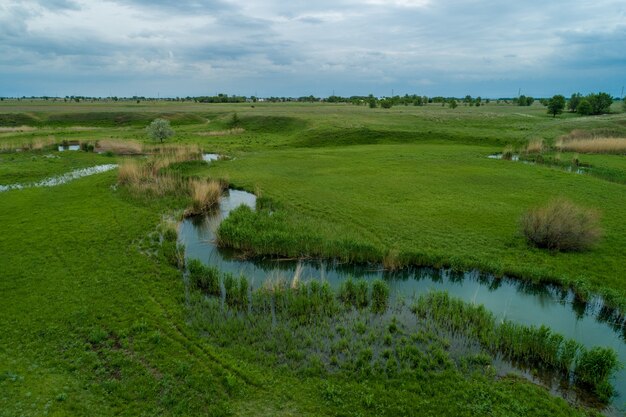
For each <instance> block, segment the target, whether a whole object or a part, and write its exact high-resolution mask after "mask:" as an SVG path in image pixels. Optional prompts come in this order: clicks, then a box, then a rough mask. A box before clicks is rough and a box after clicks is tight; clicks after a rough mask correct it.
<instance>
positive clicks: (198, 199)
mask: <svg viewBox="0 0 626 417" xmlns="http://www.w3.org/2000/svg"><path fill="white" fill-rule="evenodd" d="M188 187H189V190H190V193H191V207H190V208H188V209H187V210H186V212H185V214H186V215H187V216H191V215H196V214H201V213H206V212H208V211H210V210H213V209H214V208H216V207H217V206H218V205H219V202H220V196H221V195H222V191H223V186H222V184H221V183H220V182H219V181H215V180H208V181H204V180H198V179H190V180H189V185H188Z"/></svg>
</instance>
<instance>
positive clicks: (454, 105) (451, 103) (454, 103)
mask: <svg viewBox="0 0 626 417" xmlns="http://www.w3.org/2000/svg"><path fill="white" fill-rule="evenodd" d="M448 106H450V108H451V109H456V107H457V104H456V100H455V99H452V100H450V103H448Z"/></svg>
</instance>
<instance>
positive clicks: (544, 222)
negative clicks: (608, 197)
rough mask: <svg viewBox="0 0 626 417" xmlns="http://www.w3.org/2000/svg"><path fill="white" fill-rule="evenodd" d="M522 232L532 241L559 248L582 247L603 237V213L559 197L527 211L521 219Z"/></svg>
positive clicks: (576, 248)
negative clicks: (601, 218) (601, 220)
mask: <svg viewBox="0 0 626 417" xmlns="http://www.w3.org/2000/svg"><path fill="white" fill-rule="evenodd" d="M521 229H522V233H523V234H524V236H525V237H526V239H527V240H528V242H529V243H531V244H533V245H535V246H537V247H539V248H546V249H551V250H559V251H582V250H585V249H588V248H589V247H591V246H593V245H594V244H595V243H596V242H597V241H598V240H599V239H600V237H601V234H602V231H601V229H600V225H599V214H598V212H596V211H594V210H589V209H585V208H582V207H578V206H576V205H575V204H574V203H572V202H571V201H569V200H566V199H563V198H557V199H555V200H553V201H551V202H550V203H548V205H546V206H545V207H538V208H535V209H531V210H529V211H528V212H526V213H525V214H524V215H523V216H522V219H521Z"/></svg>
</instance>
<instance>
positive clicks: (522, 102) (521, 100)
mask: <svg viewBox="0 0 626 417" xmlns="http://www.w3.org/2000/svg"><path fill="white" fill-rule="evenodd" d="M514 101H516V102H517V105H518V106H532V104H533V103H534V102H535V99H534V98H532V97H530V96H528V97H527V96H525V95H523V94H522V95H521V96H519V97H518V98H517V99H515V100H514Z"/></svg>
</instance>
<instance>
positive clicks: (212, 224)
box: [179, 190, 626, 406]
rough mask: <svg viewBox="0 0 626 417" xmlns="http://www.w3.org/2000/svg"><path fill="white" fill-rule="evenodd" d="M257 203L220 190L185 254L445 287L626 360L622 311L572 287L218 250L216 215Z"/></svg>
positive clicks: (190, 228) (625, 389) (252, 267)
mask: <svg viewBox="0 0 626 417" xmlns="http://www.w3.org/2000/svg"><path fill="white" fill-rule="evenodd" d="M242 204H245V205H248V206H250V207H251V208H253V209H255V206H256V197H255V196H254V195H253V194H250V193H246V192H243V191H238V190H230V192H229V193H228V194H227V195H225V196H224V197H222V200H221V206H220V211H219V212H217V213H215V214H213V215H211V216H206V217H195V218H188V219H185V220H184V221H183V222H182V223H181V224H180V229H179V239H180V242H181V243H183V244H184V245H185V256H186V257H187V258H193V259H199V260H200V261H202V262H203V263H205V264H207V265H212V266H216V267H217V268H219V269H220V270H221V271H223V272H231V273H233V274H236V275H238V274H243V275H245V276H246V277H248V279H249V280H250V282H251V283H252V286H253V287H255V288H257V287H259V286H260V285H261V283H262V282H263V281H265V280H266V279H268V278H276V277H284V278H286V279H290V278H291V277H293V275H294V274H295V273H296V268H298V269H299V274H300V275H299V276H300V278H301V279H305V280H306V279H323V280H326V281H328V282H329V283H330V284H331V286H334V287H336V286H338V285H339V283H340V282H341V281H342V280H344V279H346V278H347V277H355V278H364V279H368V280H371V279H376V278H383V279H385V280H386V281H387V282H388V284H389V286H390V288H391V293H392V297H404V298H410V297H413V296H418V295H419V294H423V293H425V292H428V291H431V290H439V291H447V292H448V293H449V294H450V295H452V296H454V297H458V298H461V299H463V300H465V301H466V302H471V303H476V304H483V305H484V306H485V307H486V308H487V309H488V310H490V311H491V312H492V313H493V314H494V315H496V317H498V318H500V319H508V320H511V321H514V322H516V323H521V324H525V325H535V326H541V325H545V326H548V327H550V328H551V329H552V330H553V331H555V332H557V333H560V334H562V335H563V336H565V337H567V338H571V339H574V340H576V341H578V342H579V343H581V344H583V345H584V346H586V347H593V346H608V347H612V348H613V349H615V351H616V352H617V354H618V356H619V359H620V361H621V362H622V363H626V349H625V346H624V340H625V335H624V323H623V318H622V317H621V316H619V315H617V314H616V313H615V312H614V311H612V310H611V309H609V308H607V307H606V306H604V304H603V302H602V300H601V299H600V298H598V297H596V298H593V299H591V300H590V301H589V302H587V303H581V302H580V301H579V300H577V298H576V297H575V296H574V294H573V293H572V292H571V291H569V290H564V289H561V288H558V287H556V286H550V285H548V286H546V285H540V284H534V283H531V282H525V281H520V280H513V279H508V278H496V277H494V276H493V275H490V274H482V273H480V272H478V271H466V272H457V271H451V270H447V269H434V268H406V269H403V270H401V271H397V272H390V271H385V270H384V269H382V267H381V265H378V264H362V265H354V264H346V263H339V262H336V261H328V260H317V261H316V260H310V261H295V260H280V259H274V258H265V259H255V260H244V259H241V258H240V257H238V255H239V253H238V252H237V251H234V250H228V249H220V248H218V247H216V246H215V245H214V243H213V241H214V238H215V230H217V227H218V225H219V222H220V221H221V220H222V219H223V218H225V217H226V216H227V215H228V213H230V211H231V210H233V209H234V208H236V207H238V206H239V205H242ZM613 384H614V386H615V388H616V390H617V391H618V393H619V398H617V399H616V400H615V401H614V406H617V404H622V403H623V402H624V398H626V371H625V370H622V371H619V372H618V373H617V374H616V376H615V377H614V380H613Z"/></svg>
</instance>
